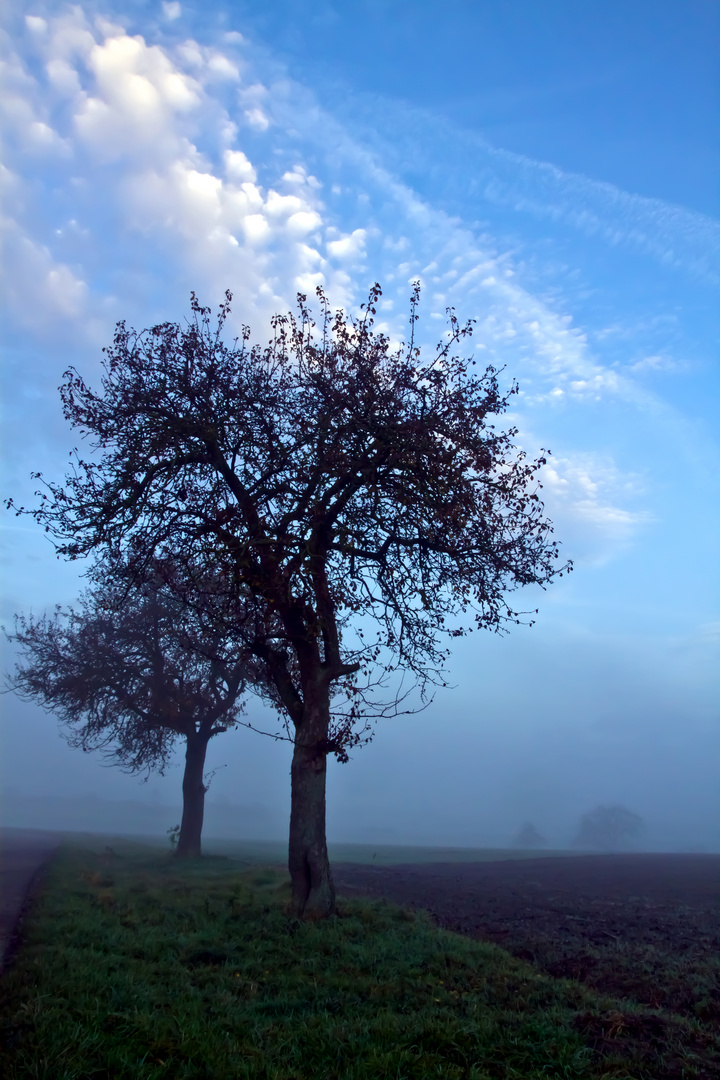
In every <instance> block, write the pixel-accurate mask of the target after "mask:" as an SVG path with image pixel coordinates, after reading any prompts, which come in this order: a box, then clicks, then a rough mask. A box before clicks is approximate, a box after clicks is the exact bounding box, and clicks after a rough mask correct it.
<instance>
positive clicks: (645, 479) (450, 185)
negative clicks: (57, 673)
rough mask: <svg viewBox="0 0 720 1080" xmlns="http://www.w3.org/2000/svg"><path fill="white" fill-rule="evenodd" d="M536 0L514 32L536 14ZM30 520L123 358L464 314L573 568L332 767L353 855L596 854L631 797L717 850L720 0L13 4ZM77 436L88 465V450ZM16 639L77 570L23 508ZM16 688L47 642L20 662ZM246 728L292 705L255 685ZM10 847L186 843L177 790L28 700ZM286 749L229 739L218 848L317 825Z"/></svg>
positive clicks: (11, 358)
mask: <svg viewBox="0 0 720 1080" xmlns="http://www.w3.org/2000/svg"><path fill="white" fill-rule="evenodd" d="M511 8H512V10H511ZM2 20H3V28H4V29H3V39H2V43H3V49H4V56H5V61H4V62H5V75H4V81H5V85H6V93H5V94H4V99H5V100H4V105H3V109H4V111H3V118H2V124H3V131H4V140H5V150H4V162H5V171H4V174H3V181H2V182H3V185H4V196H3V200H4V214H5V216H6V222H5V225H4V228H5V234H6V238H5V244H4V255H3V259H4V261H5V276H6V282H7V288H6V289H5V290H4V299H3V300H2V305H3V307H2V320H3V338H4V345H3V353H4V357H3V373H2V399H3V405H2V409H3V414H2V415H3V428H4V432H5V434H4V445H3V458H4V479H3V484H2V492H1V493H2V496H3V499H6V498H8V497H12V498H13V499H14V500H15V502H16V504H17V505H18V506H25V507H29V506H33V505H36V503H37V497H36V495H35V494H34V492H35V490H36V489H37V487H38V484H37V481H36V480H33V479H32V478H31V473H33V472H34V471H42V472H43V473H44V474H45V475H46V476H47V477H48V478H49V479H52V480H54V481H55V482H59V481H60V480H61V479H62V477H63V475H64V473H65V468H66V463H67V461H68V455H69V453H70V451H71V449H72V448H73V447H74V446H76V445H78V435H77V433H75V432H72V431H71V430H70V428H69V425H67V424H66V423H65V421H64V419H63V416H62V411H61V406H60V400H59V395H58V392H57V387H58V384H59V383H60V381H61V379H62V376H63V372H64V371H65V369H66V368H67V367H68V365H70V364H73V365H75V366H76V367H77V369H78V370H79V371H80V372H81V373H82V374H83V375H84V376H85V377H86V378H87V380H88V382H89V383H90V384H91V385H93V386H94V387H98V386H99V382H100V376H101V366H100V364H101V359H102V353H101V349H102V347H103V346H106V345H108V344H109V343H110V341H111V339H112V334H113V327H114V325H115V323H116V322H117V321H118V320H121V319H124V320H127V322H128V323H129V324H130V325H135V326H136V327H137V328H142V327H145V326H150V325H153V324H154V323H156V322H159V321H164V320H166V319H167V320H173V321H178V322H180V321H182V320H183V319H184V318H186V317H187V315H188V314H189V297H190V292H191V290H194V291H195V292H196V293H197V295H198V297H199V299H200V301H201V302H202V303H204V304H209V305H212V306H213V309H215V308H216V307H217V305H218V304H219V303H220V301H221V299H222V297H223V293H224V290H225V289H226V288H229V289H231V290H232V292H233V294H234V299H233V304H232V315H231V317H230V320H229V324H228V335H227V336H228V337H229V338H231V337H232V336H234V335H235V334H236V333H239V332H240V328H241V326H242V325H243V324H246V323H248V324H250V326H251V329H252V340H254V341H255V340H257V341H261V342H263V341H265V340H266V338H267V335H268V333H269V318H270V316H271V315H272V314H273V313H275V312H285V311H287V310H288V309H289V308H291V307H292V306H293V304H294V302H295V296H296V293H297V292H298V291H300V292H303V293H306V294H308V295H309V297H310V300H311V301H312V299H313V294H314V289H315V288H316V286H318V285H321V286H322V287H323V288H324V289H325V290H326V292H327V295H328V297H329V299H330V302H331V304H332V305H333V306H341V307H343V308H344V309H345V310H346V311H350V312H357V311H359V307H360V304H362V303H363V302H364V301H365V300H366V298H367V294H368V290H369V288H370V287H371V285H372V283H373V282H374V281H379V282H380V284H381V285H382V287H383V297H382V300H381V302H380V305H379V311H378V325H379V327H380V329H383V330H384V331H385V332H386V333H387V334H389V335H390V336H391V337H392V338H393V340H400V339H401V338H403V337H404V336H405V335H406V333H407V325H408V324H407V319H408V311H409V296H410V290H411V283H412V282H413V281H414V280H420V282H421V285H422V292H421V305H420V322H419V323H418V334H419V341H420V344H421V345H422V347H423V348H424V349H427V348H428V347H430V349H432V347H433V346H434V344H435V342H436V341H437V340H438V339H439V338H440V337H441V335H442V333H443V332H444V328H445V325H446V324H445V319H446V309H447V308H448V307H454V308H456V310H457V313H458V316H459V317H460V318H461V319H462V320H464V319H466V318H471V317H472V318H475V319H477V324H476V326H475V329H474V334H473V337H472V339H471V341H470V343H469V344H468V345H467V349H468V350H469V352H470V353H471V354H472V356H473V357H474V358H475V360H476V362H477V366H478V369H480V368H483V367H484V366H485V365H487V364H493V365H494V366H495V367H496V368H498V369H499V370H500V371H501V381H502V382H503V386H504V387H505V388H507V387H509V386H510V385H511V384H512V381H513V380H514V379H517V380H518V383H519V386H520V393H519V394H518V395H517V396H516V397H515V398H514V399H513V405H512V410H511V412H510V413H508V414H507V415H506V416H505V417H504V418H503V423H505V422H506V423H507V426H509V425H514V426H515V427H517V429H518V436H517V442H518V444H519V445H520V446H521V447H522V448H524V449H525V450H526V451H527V453H528V455H529V456H531V457H532V456H534V455H536V454H538V453H539V452H540V448H541V447H549V448H550V449H551V451H552V456H551V457H550V458H549V460H548V464H547V466H546V467H545V469H544V470H543V474H542V480H543V490H542V493H541V494H542V497H543V498H544V500H545V507H546V512H547V514H548V516H549V517H550V518H551V519H552V521H553V522H554V524H555V534H556V536H557V538H558V539H559V540H560V541H561V543H562V549H561V552H562V556H563V558H571V559H573V561H574V571H573V573H572V574H571V575H570V576H569V577H564V578H563V579H562V580H560V581H558V582H556V583H554V584H553V585H552V587H550V588H548V589H547V591H543V590H541V589H539V588H535V587H531V588H528V589H526V590H524V591H521V592H519V593H516V594H515V595H514V597H513V602H514V603H515V604H516V606H518V607H519V608H520V609H522V610H527V611H529V612H534V611H535V609H536V608H537V609H538V614H537V615H534V614H533V616H532V618H533V619H534V621H535V625H533V626H532V627H531V628H530V627H526V626H514V627H513V629H512V631H511V632H510V633H509V634H507V635H495V634H492V633H484V632H482V631H477V632H475V633H473V634H471V635H469V636H467V637H464V638H461V639H458V640H453V642H452V655H451V658H450V661H449V664H448V675H447V683H448V686H447V687H446V688H440V689H438V691H437V694H436V696H435V699H434V701H433V703H432V704H431V705H430V706H429V707H428V708H427V709H425V710H424V711H420V712H418V713H417V714H416V715H408V716H400V717H397V718H395V719H389V720H383V721H380V722H379V723H378V724H377V725H376V728H375V734H374V738H373V741H372V742H371V743H370V744H369V745H367V746H365V747H362V748H358V749H356V750H353V751H352V752H351V755H350V761H349V762H348V763H347V764H337V763H336V762H335V760H334V759H333V760H332V761H331V762H330V764H329V771H328V814H327V823H328V839H329V841H330V842H331V843H358V844H370V845H384V844H387V845H424V846H443V847H503V848H506V847H510V846H512V845H513V843H514V842H515V838H516V837H517V834H518V833H519V831H520V830H521V829H522V827H523V826H524V825H525V824H528V823H529V824H531V825H533V826H534V827H535V828H536V829H537V830H538V831H539V833H540V834H541V835H542V837H543V838H544V840H545V842H546V850H554V849H566V848H569V847H570V846H571V845H572V843H573V840H574V838H575V837H576V835H577V832H578V827H579V823H580V819H581V816H582V815H583V814H586V813H587V812H588V811H591V810H592V809H593V808H595V807H597V806H623V807H627V808H628V809H629V810H631V811H633V812H634V813H636V814H638V815H640V817H641V818H642V819H643V822H644V829H643V830H642V831H641V832H640V833H639V834H638V835H637V836H636V837H634V838H633V840H632V844H631V845H630V847H634V848H635V849H638V850H660V851H708V852H718V851H720V783H719V780H720V709H719V703H720V663H719V662H718V661H719V660H720V656H719V655H718V654H719V649H718V646H719V645H720V604H719V603H718V601H719V598H720V588H719V585H720V550H719V548H720V545H719V544H718V537H719V536H720V479H719V478H720V443H719V441H718V425H717V416H718V403H719V400H720V394H719V393H718V389H719V387H718V365H717V332H718V329H720V322H719V313H720V304H718V292H719V289H718V263H717V256H718V252H719V251H720V222H719V221H718V218H719V216H720V214H719V207H718V190H720V188H719V187H718V183H717V181H718V178H719V177H720V165H719V154H718V147H717V124H718V105H717V100H718V97H717V94H716V93H714V92H713V88H715V89H716V87H717V75H716V73H715V64H716V56H715V54H716V42H717V32H718V8H717V7H716V5H714V4H709V3H704V2H702V0H684V2H683V3H682V4H670V3H667V4H659V5H658V4H657V3H654V2H653V3H650V2H646V0H634V2H633V4H632V5H628V4H627V3H625V2H624V0H602V2H600V0H593V2H590V3H585V4H583V5H577V4H574V3H572V2H571V0H543V3H542V4H535V3H532V2H531V0H527V2H519V3H516V4H514V5H512V6H507V5H498V4H496V3H493V2H489V0H488V2H487V3H474V4H467V3H459V2H452V0H451V2H447V3H444V4H439V3H435V2H430V0H423V2H420V3H415V4H412V5H410V4H406V3H404V2H403V0H397V2H391V3H387V4H378V3H375V2H373V0H359V2H358V3H356V4H353V5H352V6H349V5H346V4H341V3H339V2H337V3H331V2H321V3H317V4H311V3H309V2H307V3H306V2H305V0H293V2H292V3H290V2H289V0H288V2H285V0H281V2H277V3H273V4H272V5H265V4H262V5H261V4H259V3H254V2H252V0H247V2H242V3H232V4H225V3H216V4H212V5H211V6H210V8H209V9H208V8H207V7H203V6H193V5H191V4H186V3H178V2H173V3H154V2H150V0H148V2H143V0H127V2H125V3H123V2H122V0H112V2H108V3H105V2H95V0H92V2H91V0H81V2H80V3H77V4H73V5H70V4H64V3H62V2H60V0H38V2H37V3H31V4H28V3H27V2H25V0H24V2H23V3H19V2H12V0H11V2H10V3H8V4H7V6H6V8H5V11H4V13H3V15H2ZM80 448H81V450H83V452H84V450H85V447H83V446H82V444H80ZM0 545H1V548H0V558H1V560H2V561H1V563H0V565H1V567H2V576H3V593H2V596H1V597H0V621H1V622H3V623H4V624H5V626H6V627H7V628H8V629H11V628H12V621H13V615H14V614H15V613H19V612H24V613H34V614H35V615H38V614H40V613H42V612H43V611H51V610H52V609H53V607H54V605H55V604H58V603H59V604H64V605H67V604H70V603H72V602H73V601H74V600H75V599H76V598H77V595H78V593H79V590H80V589H81V588H82V587H83V580H82V576H81V575H82V572H83V569H84V566H83V564H82V563H81V562H77V563H66V562H64V561H62V560H58V559H56V557H55V553H54V551H53V548H52V546H51V544H50V543H49V542H48V541H47V539H46V537H45V536H44V535H43V534H42V530H41V529H40V528H39V527H38V526H37V525H35V524H34V523H33V522H32V520H30V519H29V518H27V517H20V518H17V517H15V516H13V514H12V512H3V515H2V519H1V520H0ZM3 656H4V662H3V667H4V669H5V670H11V669H12V665H13V663H14V659H15V654H14V653H13V651H12V649H11V648H10V647H8V646H5V648H4V649H3ZM246 708H247V712H246V715H245V719H246V720H249V721H251V722H252V723H253V725H255V726H257V727H258V728H262V729H265V730H268V731H271V732H277V731H279V730H281V728H280V727H279V725H278V721H277V719H276V717H275V716H274V715H273V714H272V712H270V710H268V709H266V708H264V707H263V706H262V705H261V704H260V703H259V701H258V700H257V699H254V698H253V697H252V696H248V698H247V702H246ZM0 710H1V718H0V826H8V827H10V826H12V827H27V828H43V829H48V828H55V829H60V830H78V831H85V830H87V831H94V832H104V833H105V832H106V833H115V832H118V833H133V834H135V833H137V834H147V835H152V836H154V837H159V838H160V839H162V840H164V839H165V837H166V834H167V831H168V830H169V829H171V828H172V827H173V826H174V825H175V824H176V823H177V821H178V820H179V814H180V806H181V792H180V784H181V777H182V769H181V764H182V755H181V754H180V751H179V748H178V753H177V754H176V756H175V758H174V760H173V764H172V765H171V767H170V768H169V769H168V770H167V772H166V774H165V775H164V776H160V775H157V774H153V775H151V776H150V777H149V779H148V780H147V782H144V783H143V782H142V780H141V779H139V778H137V777H133V776H128V775H124V774H123V773H122V772H121V771H120V770H119V769H117V768H113V767H108V766H107V765H103V762H102V758H101V756H100V755H98V754H82V753H81V752H79V751H77V750H70V749H69V748H68V747H67V746H66V744H65V743H64V741H63V739H62V736H61V733H60V731H59V728H58V723H57V720H56V719H55V718H54V717H53V716H51V715H47V714H45V713H43V712H42V711H41V709H40V708H38V707H37V706H36V705H34V704H28V703H24V702H21V701H19V700H18V699H17V698H16V697H15V696H13V695H11V694H6V695H4V696H3V697H2V698H0ZM289 769H290V745H289V743H288V742H287V741H282V740H281V741H274V740H273V739H271V738H268V737H264V736H262V735H260V734H258V733H256V732H253V731H248V730H246V729H244V728H239V729H238V730H235V731H230V732H227V733H225V734H222V735H220V736H218V737H217V738H215V739H213V740H212V741H211V743H210V747H209V753H208V761H207V774H208V781H209V784H210V786H209V791H208V795H207V807H206V817H205V836H206V837H208V838H212V837H217V838H225V839H235V838H237V839H250V840H263V841H265V840H278V841H283V840H286V838H287V829H288V817H289V807H290V783H289Z"/></svg>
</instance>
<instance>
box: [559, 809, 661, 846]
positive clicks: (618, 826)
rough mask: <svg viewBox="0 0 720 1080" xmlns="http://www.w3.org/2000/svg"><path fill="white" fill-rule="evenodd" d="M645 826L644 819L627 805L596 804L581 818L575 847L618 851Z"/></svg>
mask: <svg viewBox="0 0 720 1080" xmlns="http://www.w3.org/2000/svg"><path fill="white" fill-rule="evenodd" d="M643 828H644V822H643V819H642V818H641V817H640V815H639V814H634V813H633V812H632V810H628V809H627V807H625V806H596V807H595V809H594V810H590V811H589V812H588V813H587V814H583V816H582V817H581V818H580V827H579V828H578V832H577V836H576V837H575V839H574V841H573V846H574V847H579V848H586V849H587V848H589V849H592V850H596V851H617V850H618V849H619V848H623V847H625V846H626V845H627V843H628V842H629V841H631V840H633V839H634V838H635V837H636V836H637V835H638V834H639V833H640V832H642V830H643Z"/></svg>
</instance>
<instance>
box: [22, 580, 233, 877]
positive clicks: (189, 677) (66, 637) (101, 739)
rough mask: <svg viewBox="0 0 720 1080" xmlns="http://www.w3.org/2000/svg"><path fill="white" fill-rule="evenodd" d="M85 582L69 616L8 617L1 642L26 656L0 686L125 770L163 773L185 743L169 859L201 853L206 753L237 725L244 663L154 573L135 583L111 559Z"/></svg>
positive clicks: (208, 601)
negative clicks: (9, 627) (89, 584)
mask: <svg viewBox="0 0 720 1080" xmlns="http://www.w3.org/2000/svg"><path fill="white" fill-rule="evenodd" d="M93 576H94V579H95V583H94V587H93V588H91V589H88V590H87V591H86V592H85V593H84V594H83V596H82V598H81V600H80V603H79V606H78V607H77V608H70V609H69V610H68V611H62V610H60V609H59V608H58V609H57V610H56V611H55V613H54V615H52V616H50V617H49V616H43V617H41V618H39V619H34V618H33V617H32V616H30V617H27V618H26V617H24V616H16V619H15V632H14V633H12V634H6V636H7V637H8V639H9V640H10V641H12V642H14V643H15V644H17V645H18V646H19V647H20V650H21V652H22V653H23V654H24V659H23V660H22V661H21V662H19V663H18V664H17V665H16V668H15V672H14V674H13V675H12V676H11V677H10V678H9V679H8V686H9V688H10V689H12V690H14V691H15V692H16V693H17V694H18V695H19V696H20V697H22V698H24V699H29V700H33V701H36V702H38V703H39V704H40V705H41V706H42V707H43V708H44V709H45V710H46V711H48V712H50V713H53V714H54V715H55V716H57V717H58V718H59V719H60V721H61V724H62V726H63V729H64V735H65V738H66V739H67V741H68V743H69V744H70V746H72V747H76V748H79V749H82V750H84V751H91V750H98V751H100V752H101V753H103V754H104V755H105V756H106V757H107V758H108V759H109V760H110V761H111V762H113V763H115V764H118V765H119V766H120V767H122V768H123V769H124V770H125V771H127V772H130V773H142V772H146V773H147V774H148V775H149V774H150V772H151V771H159V772H160V773H161V774H162V773H163V771H164V769H165V767H166V766H167V764H168V761H169V758H170V755H171V753H172V751H173V749H174V747H175V744H176V742H177V741H178V740H179V739H180V740H184V742H185V770H184V774H183V782H182V792H183V812H182V822H181V825H180V832H179V836H178V842H177V847H176V854H177V855H178V856H179V857H181V858H182V857H196V856H199V855H200V853H201V834H202V825H203V814H204V805H205V793H206V790H207V788H206V786H205V781H204V775H203V774H204V766H205V756H206V752H207V746H208V743H209V741H210V739H212V738H214V737H215V736H216V735H219V734H221V733H223V732H225V731H227V730H228V728H231V727H233V726H234V725H235V724H236V723H237V719H238V716H239V714H240V712H241V708H242V706H241V700H240V695H241V693H242V691H243V690H244V689H245V686H246V682H247V678H248V674H249V673H250V672H251V666H252V665H251V664H250V665H249V664H248V659H247V658H243V659H242V660H239V659H238V658H237V656H236V655H234V654H233V652H232V649H231V648H228V646H227V645H226V643H225V641H224V639H223V637H222V636H221V635H220V634H218V632H217V630H216V629H214V628H213V626H212V619H207V618H203V615H202V613H201V609H200V608H199V607H197V606H196V607H195V608H191V607H189V606H188V605H187V604H185V603H183V602H182V600H180V599H178V597H177V596H176V595H174V594H173V591H172V589H171V588H170V587H169V585H168V582H167V580H163V577H162V575H160V574H159V573H158V572H157V571H156V572H154V573H150V574H146V577H145V581H144V583H143V584H142V586H138V585H137V582H133V580H132V578H129V577H128V574H127V568H126V567H123V566H121V565H120V564H118V563H115V564H109V563H104V564H102V565H98V566H96V567H95V569H94V571H93ZM218 602H222V603H224V598H222V597H218ZM211 606H212V590H210V589H207V590H206V592H205V608H206V611H209V609H210V608H211Z"/></svg>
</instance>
